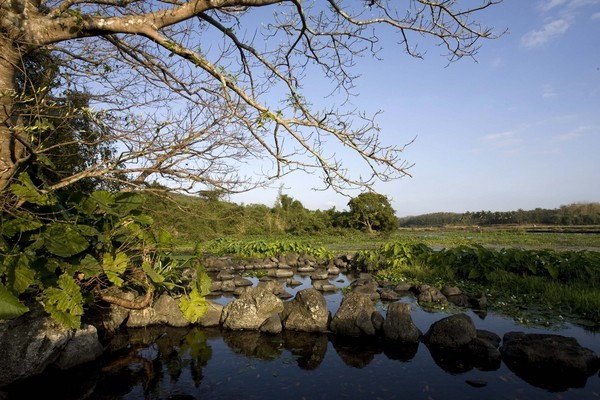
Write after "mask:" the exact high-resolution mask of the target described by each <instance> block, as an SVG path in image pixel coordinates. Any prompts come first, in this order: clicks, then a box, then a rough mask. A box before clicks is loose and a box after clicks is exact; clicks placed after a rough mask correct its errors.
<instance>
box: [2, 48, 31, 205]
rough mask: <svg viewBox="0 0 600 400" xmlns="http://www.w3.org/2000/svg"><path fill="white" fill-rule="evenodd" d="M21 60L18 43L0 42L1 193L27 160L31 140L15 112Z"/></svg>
mask: <svg viewBox="0 0 600 400" xmlns="http://www.w3.org/2000/svg"><path fill="white" fill-rule="evenodd" d="M20 58H21V57H20V52H19V49H18V48H17V47H16V46H15V45H14V43H13V42H12V41H11V40H10V39H3V38H0V193H1V192H3V191H4V190H5V189H6V188H7V187H8V185H9V184H10V181H11V179H12V178H13V176H14V174H15V172H16V170H17V167H18V165H19V163H20V162H22V161H23V160H24V159H25V156H26V152H25V146H24V144H26V143H27V136H26V135H25V133H24V131H23V122H22V119H21V117H20V116H19V115H18V113H17V111H16V109H15V100H16V98H15V95H16V94H17V93H16V92H15V89H16V84H15V75H16V72H17V71H18V65H19V61H20Z"/></svg>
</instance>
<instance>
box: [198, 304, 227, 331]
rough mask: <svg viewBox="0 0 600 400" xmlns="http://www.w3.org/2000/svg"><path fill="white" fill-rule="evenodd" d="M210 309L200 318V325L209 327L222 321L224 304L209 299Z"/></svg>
mask: <svg viewBox="0 0 600 400" xmlns="http://www.w3.org/2000/svg"><path fill="white" fill-rule="evenodd" d="M207 303H208V310H207V311H206V313H205V314H204V315H203V316H202V317H200V319H199V320H198V325H200V326H202V327H205V328H208V327H211V326H219V323H220V321H221V313H222V312H223V306H222V305H221V304H218V303H215V302H212V301H207Z"/></svg>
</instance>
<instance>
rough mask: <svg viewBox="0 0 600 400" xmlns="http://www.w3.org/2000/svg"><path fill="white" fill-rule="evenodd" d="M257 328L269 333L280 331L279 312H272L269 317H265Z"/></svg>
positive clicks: (274, 333)
mask: <svg viewBox="0 0 600 400" xmlns="http://www.w3.org/2000/svg"><path fill="white" fill-rule="evenodd" d="M259 330H260V331H261V332H264V333H271V334H273V335H276V334H278V333H281V330H282V327H281V319H280V317H279V314H273V315H271V316H270V317H269V318H267V319H266V320H265V322H263V324H262V325H261V326H260V328H259Z"/></svg>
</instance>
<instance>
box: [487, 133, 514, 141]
mask: <svg viewBox="0 0 600 400" xmlns="http://www.w3.org/2000/svg"><path fill="white" fill-rule="evenodd" d="M513 136H515V132H514V131H506V132H499V133H490V134H489V135H485V136H484V137H483V139H484V140H487V141H489V142H494V141H496V140H504V139H508V138H511V137H513Z"/></svg>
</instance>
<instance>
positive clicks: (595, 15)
mask: <svg viewBox="0 0 600 400" xmlns="http://www.w3.org/2000/svg"><path fill="white" fill-rule="evenodd" d="M592 19H600V12H597V13H594V14H592Z"/></svg>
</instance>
